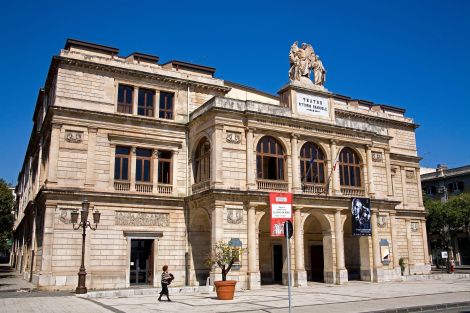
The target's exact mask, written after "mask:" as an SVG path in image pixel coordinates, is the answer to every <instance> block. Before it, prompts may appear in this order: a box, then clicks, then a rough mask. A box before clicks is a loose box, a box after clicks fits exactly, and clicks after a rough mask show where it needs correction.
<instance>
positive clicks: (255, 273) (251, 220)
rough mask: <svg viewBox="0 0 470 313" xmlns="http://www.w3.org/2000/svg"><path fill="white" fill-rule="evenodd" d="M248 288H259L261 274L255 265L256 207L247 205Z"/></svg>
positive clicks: (256, 251) (256, 249) (256, 254)
mask: <svg viewBox="0 0 470 313" xmlns="http://www.w3.org/2000/svg"><path fill="white" fill-rule="evenodd" d="M247 223H248V289H250V290H253V289H260V288H261V275H260V272H259V268H257V265H256V259H257V258H258V247H257V246H256V237H257V236H256V207H255V206H254V205H252V204H249V205H248V221H247Z"/></svg>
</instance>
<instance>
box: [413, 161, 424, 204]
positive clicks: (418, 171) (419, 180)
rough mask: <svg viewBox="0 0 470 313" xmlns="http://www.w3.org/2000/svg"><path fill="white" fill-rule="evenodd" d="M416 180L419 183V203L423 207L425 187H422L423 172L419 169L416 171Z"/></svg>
mask: <svg viewBox="0 0 470 313" xmlns="http://www.w3.org/2000/svg"><path fill="white" fill-rule="evenodd" d="M415 175H416V180H417V181H418V203H419V206H420V207H423V206H424V204H423V187H422V186H421V171H420V170H419V168H417V169H416V171H415Z"/></svg>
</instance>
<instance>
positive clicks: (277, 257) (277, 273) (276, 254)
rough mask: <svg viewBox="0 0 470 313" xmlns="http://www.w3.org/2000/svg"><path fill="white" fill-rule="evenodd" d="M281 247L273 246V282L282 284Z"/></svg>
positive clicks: (282, 261) (282, 260)
mask: <svg viewBox="0 0 470 313" xmlns="http://www.w3.org/2000/svg"><path fill="white" fill-rule="evenodd" d="M283 263H284V259H283V258H282V245H273V281H274V282H282V266H283Z"/></svg>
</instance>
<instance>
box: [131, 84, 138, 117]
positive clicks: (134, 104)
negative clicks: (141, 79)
mask: <svg viewBox="0 0 470 313" xmlns="http://www.w3.org/2000/svg"><path fill="white" fill-rule="evenodd" d="M138 98H139V88H138V87H134V90H133V91H132V114H133V115H137V106H138V105H139V102H138Z"/></svg>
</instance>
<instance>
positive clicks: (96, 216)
mask: <svg viewBox="0 0 470 313" xmlns="http://www.w3.org/2000/svg"><path fill="white" fill-rule="evenodd" d="M89 208H90V202H88V201H87V199H85V200H83V202H82V210H81V212H80V213H81V218H80V223H78V210H74V211H72V213H71V214H70V220H71V222H72V224H73V229H74V230H77V229H80V227H81V228H82V229H83V233H82V263H81V265H80V271H79V272H78V286H77V289H76V290H75V293H77V294H83V293H87V289H86V271H85V238H86V229H87V228H90V229H91V230H96V229H97V228H98V224H99V222H100V216H101V213H100V212H99V211H98V210H96V211H93V223H94V224H95V227H93V226H92V225H91V223H90V222H89V221H88V213H89V211H88V209H89ZM77 223H78V225H77V227H75V224H77Z"/></svg>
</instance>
